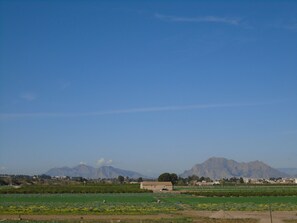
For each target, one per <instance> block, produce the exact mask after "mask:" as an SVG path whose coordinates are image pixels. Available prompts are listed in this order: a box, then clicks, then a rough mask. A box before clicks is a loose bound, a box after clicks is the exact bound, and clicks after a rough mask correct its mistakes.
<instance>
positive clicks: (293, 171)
mask: <svg viewBox="0 0 297 223" xmlns="http://www.w3.org/2000/svg"><path fill="white" fill-rule="evenodd" d="M277 170H279V171H280V172H283V173H286V174H289V175H290V176H292V177H297V168H278V169H277Z"/></svg>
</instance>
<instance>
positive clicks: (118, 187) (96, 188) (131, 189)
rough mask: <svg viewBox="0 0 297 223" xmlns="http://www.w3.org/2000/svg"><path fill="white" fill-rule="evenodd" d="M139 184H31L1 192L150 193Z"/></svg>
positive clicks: (1, 191)
mask: <svg viewBox="0 0 297 223" xmlns="http://www.w3.org/2000/svg"><path fill="white" fill-rule="evenodd" d="M148 192H151V191H149V190H143V189H140V186H139V184H101V185H91V186H90V185H29V186H22V187H19V188H15V187H4V188H1V190H0V194H46V193H48V194H63V193H76V194H77V193H148Z"/></svg>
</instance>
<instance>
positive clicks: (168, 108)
mask: <svg viewBox="0 0 297 223" xmlns="http://www.w3.org/2000/svg"><path fill="white" fill-rule="evenodd" d="M276 103H279V101H275V102H266V103H230V104H200V105H183V106H164V107H145V108H131V109H118V110H109V111H97V112H81V113H46V112H45V113H0V120H6V119H15V118H47V117H49V118H50V117H84V116H103V115H116V114H132V113H150V112H169V111H183V110H200V109H215V108H235V107H251V106H259V105H269V104H276Z"/></svg>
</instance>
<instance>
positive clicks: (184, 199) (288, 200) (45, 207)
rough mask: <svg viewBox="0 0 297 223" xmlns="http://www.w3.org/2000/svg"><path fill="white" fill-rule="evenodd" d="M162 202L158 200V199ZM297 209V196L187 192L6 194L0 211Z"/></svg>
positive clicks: (102, 212)
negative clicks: (205, 194) (225, 194)
mask: <svg viewBox="0 0 297 223" xmlns="http://www.w3.org/2000/svg"><path fill="white" fill-rule="evenodd" d="M158 200H159V201H160V202H157V201H158ZM269 206H271V208H272V210H273V211H296V210H297V197H296V196H278V197H261V196H258V197H256V196H253V197H197V196H193V195H187V194H170V193H166V194H152V193H144V194H143V193H141V194H138V193H125V194H40V195H38V194H5V195H0V214H95V215H106V214H107V215H118V214H125V215H133V214H141V215H147V214H157V213H175V212H177V211H180V210H210V211H215V210H226V211H230V210H232V211H266V210H268V209H269Z"/></svg>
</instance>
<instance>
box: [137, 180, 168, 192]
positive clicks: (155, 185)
mask: <svg viewBox="0 0 297 223" xmlns="http://www.w3.org/2000/svg"><path fill="white" fill-rule="evenodd" d="M140 189H146V190H152V191H154V192H156V191H172V190H173V185H172V183H171V182H155V181H144V182H141V183H140Z"/></svg>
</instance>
